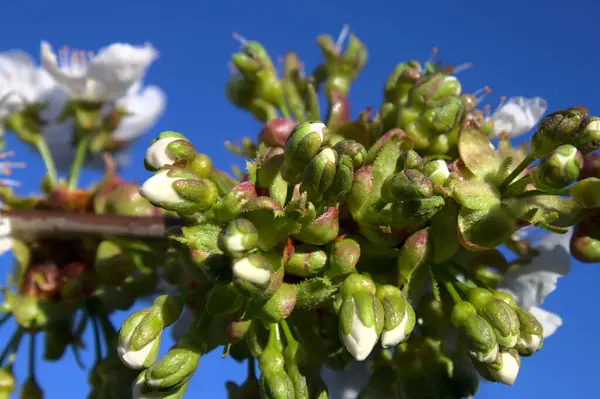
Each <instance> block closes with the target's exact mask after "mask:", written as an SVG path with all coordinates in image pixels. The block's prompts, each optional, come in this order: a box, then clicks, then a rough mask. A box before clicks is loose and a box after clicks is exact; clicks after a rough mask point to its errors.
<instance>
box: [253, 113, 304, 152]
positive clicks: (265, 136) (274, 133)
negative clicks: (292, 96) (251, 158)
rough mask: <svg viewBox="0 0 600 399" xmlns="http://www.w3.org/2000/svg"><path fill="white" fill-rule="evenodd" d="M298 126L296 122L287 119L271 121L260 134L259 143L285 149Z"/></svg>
mask: <svg viewBox="0 0 600 399" xmlns="http://www.w3.org/2000/svg"><path fill="white" fill-rule="evenodd" d="M296 125H297V123H296V122H294V121H291V120H289V119H285V118H275V119H271V120H269V121H267V123H265V125H264V126H263V128H262V129H261V131H260V133H259V134H258V141H259V142H260V143H265V144H266V145H268V146H271V147H283V146H285V142H286V141H287V139H288V137H289V136H290V134H291V133H292V131H293V130H294V128H295V127H296Z"/></svg>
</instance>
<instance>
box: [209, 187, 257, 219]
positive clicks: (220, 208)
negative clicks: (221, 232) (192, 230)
mask: <svg viewBox="0 0 600 399" xmlns="http://www.w3.org/2000/svg"><path fill="white" fill-rule="evenodd" d="M256 197H257V194H256V187H254V184H252V182H249V181H248V182H242V183H240V184H238V185H236V186H234V187H233V188H232V189H231V191H229V192H228V193H227V194H225V196H224V197H223V198H221V200H219V201H218V202H217V203H216V204H214V205H213V206H212V208H211V209H210V213H211V214H212V215H213V217H214V219H215V221H217V222H220V223H228V222H230V221H231V220H233V219H235V218H236V217H237V216H238V214H239V213H240V211H241V208H242V207H243V206H244V204H245V203H247V202H248V201H250V200H253V199H255V198H256Z"/></svg>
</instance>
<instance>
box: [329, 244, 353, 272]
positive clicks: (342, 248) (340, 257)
mask: <svg viewBox="0 0 600 399" xmlns="http://www.w3.org/2000/svg"><path fill="white" fill-rule="evenodd" d="M328 253H329V258H328V261H329V266H328V268H327V272H326V274H327V275H328V276H330V277H335V276H343V275H346V274H350V273H352V272H353V271H355V270H356V264H357V263H358V260H359V259H360V245H359V244H358V243H357V242H356V241H355V240H353V239H351V238H342V239H341V240H336V241H334V242H333V243H331V244H330V245H329V247H328Z"/></svg>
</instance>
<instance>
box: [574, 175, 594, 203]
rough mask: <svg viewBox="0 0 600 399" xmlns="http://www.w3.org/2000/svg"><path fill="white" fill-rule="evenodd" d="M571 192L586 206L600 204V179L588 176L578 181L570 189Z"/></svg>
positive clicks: (578, 201)
mask: <svg viewBox="0 0 600 399" xmlns="http://www.w3.org/2000/svg"><path fill="white" fill-rule="evenodd" d="M569 194H570V195H571V197H573V199H574V200H575V201H577V203H578V204H579V205H581V206H582V207H584V208H597V207H599V206H600V179H598V178H596V177H588V178H587V179H584V180H581V181H578V182H577V183H575V184H573V186H571V188H570V189H569Z"/></svg>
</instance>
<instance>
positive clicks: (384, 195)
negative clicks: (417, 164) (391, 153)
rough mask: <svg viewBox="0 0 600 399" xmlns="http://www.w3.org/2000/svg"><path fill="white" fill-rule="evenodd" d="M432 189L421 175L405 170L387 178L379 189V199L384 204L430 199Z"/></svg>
mask: <svg viewBox="0 0 600 399" xmlns="http://www.w3.org/2000/svg"><path fill="white" fill-rule="evenodd" d="M432 195H433V187H432V186H431V182H430V181H429V179H428V178H427V176H425V175H424V174H423V173H421V172H419V171H418V170H414V169H406V170H403V171H402V172H398V173H394V174H393V175H391V176H390V177H388V178H387V179H386V180H385V182H383V186H382V187H381V199H382V200H384V201H385V202H391V203H396V202H403V201H408V200H417V199H422V198H431V196H432Z"/></svg>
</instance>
